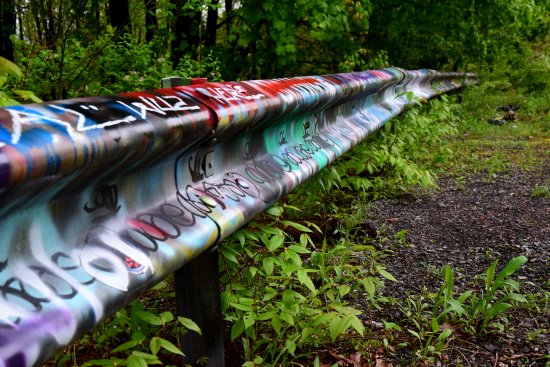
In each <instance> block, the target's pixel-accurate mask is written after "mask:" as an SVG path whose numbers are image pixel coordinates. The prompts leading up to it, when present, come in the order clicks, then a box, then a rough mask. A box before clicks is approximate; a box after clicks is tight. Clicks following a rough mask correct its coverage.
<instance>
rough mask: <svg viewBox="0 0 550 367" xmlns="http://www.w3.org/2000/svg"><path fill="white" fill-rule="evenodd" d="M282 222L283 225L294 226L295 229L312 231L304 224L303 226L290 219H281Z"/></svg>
mask: <svg viewBox="0 0 550 367" xmlns="http://www.w3.org/2000/svg"><path fill="white" fill-rule="evenodd" d="M283 224H284V225H285V226H290V227H294V228H296V229H297V230H299V231H302V232H313V231H312V230H311V229H309V228H307V227H306V226H304V225H302V224H300V223H296V222H292V221H290V220H283Z"/></svg>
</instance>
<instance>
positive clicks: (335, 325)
mask: <svg viewBox="0 0 550 367" xmlns="http://www.w3.org/2000/svg"><path fill="white" fill-rule="evenodd" d="M346 328H347V325H346V321H345V319H344V318H341V317H338V316H335V317H333V318H332V320H330V323H329V325H328V330H329V334H330V338H331V339H332V342H333V343H334V341H335V340H336V338H338V337H339V336H340V335H342V333H343V332H344V331H345V330H346Z"/></svg>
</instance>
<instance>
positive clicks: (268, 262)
mask: <svg viewBox="0 0 550 367" xmlns="http://www.w3.org/2000/svg"><path fill="white" fill-rule="evenodd" d="M262 263H263V264H262V265H263V269H264V272H265V273H266V275H271V274H273V268H274V264H275V261H274V260H273V258H272V257H264V258H263V260H262Z"/></svg>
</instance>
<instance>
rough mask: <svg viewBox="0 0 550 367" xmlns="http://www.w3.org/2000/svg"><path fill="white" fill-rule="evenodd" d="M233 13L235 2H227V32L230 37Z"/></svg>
mask: <svg viewBox="0 0 550 367" xmlns="http://www.w3.org/2000/svg"><path fill="white" fill-rule="evenodd" d="M232 11H233V0H225V17H226V19H225V22H226V23H225V32H226V35H227V36H229V32H230V31H231V12H232Z"/></svg>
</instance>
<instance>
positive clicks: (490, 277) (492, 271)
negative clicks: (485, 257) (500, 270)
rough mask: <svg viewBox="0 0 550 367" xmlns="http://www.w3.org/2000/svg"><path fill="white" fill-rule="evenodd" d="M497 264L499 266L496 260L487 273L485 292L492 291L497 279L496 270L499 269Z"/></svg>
mask: <svg viewBox="0 0 550 367" xmlns="http://www.w3.org/2000/svg"><path fill="white" fill-rule="evenodd" d="M497 264H498V260H495V261H494V262H493V263H492V264H491V265H490V266H489V267H488V268H487V272H486V273H485V290H486V291H487V292H489V291H490V289H491V287H492V285H493V280H494V278H495V269H496V267H497Z"/></svg>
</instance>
